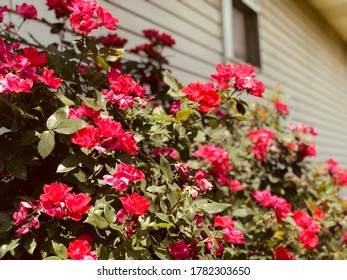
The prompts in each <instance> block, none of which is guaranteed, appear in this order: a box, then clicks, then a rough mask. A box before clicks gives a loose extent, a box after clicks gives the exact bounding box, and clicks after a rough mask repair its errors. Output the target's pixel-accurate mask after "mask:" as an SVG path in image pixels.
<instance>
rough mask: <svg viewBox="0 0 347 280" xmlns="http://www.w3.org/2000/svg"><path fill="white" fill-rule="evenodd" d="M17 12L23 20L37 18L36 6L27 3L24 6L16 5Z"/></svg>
mask: <svg viewBox="0 0 347 280" xmlns="http://www.w3.org/2000/svg"><path fill="white" fill-rule="evenodd" d="M16 12H17V13H18V14H20V15H21V16H22V17H23V18H27V19H36V18H37V10H36V8H35V6H33V5H28V4H26V3H24V4H22V5H16Z"/></svg>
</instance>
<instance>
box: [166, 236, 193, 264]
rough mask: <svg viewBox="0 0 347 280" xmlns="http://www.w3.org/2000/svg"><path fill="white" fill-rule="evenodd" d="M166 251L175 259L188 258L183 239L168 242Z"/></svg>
mask: <svg viewBox="0 0 347 280" xmlns="http://www.w3.org/2000/svg"><path fill="white" fill-rule="evenodd" d="M168 251H169V253H170V254H171V255H172V257H173V258H174V259H175V260H185V259H189V258H190V252H189V248H188V247H187V245H186V243H185V242H184V241H178V242H172V243H170V245H169V248H168Z"/></svg>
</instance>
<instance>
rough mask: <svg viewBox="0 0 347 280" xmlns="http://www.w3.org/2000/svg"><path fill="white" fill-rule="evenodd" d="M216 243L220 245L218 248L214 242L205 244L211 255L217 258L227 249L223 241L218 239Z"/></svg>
mask: <svg viewBox="0 0 347 280" xmlns="http://www.w3.org/2000/svg"><path fill="white" fill-rule="evenodd" d="M209 240H210V238H209ZM216 242H217V244H218V248H216V247H215V246H214V244H213V242H212V241H208V242H206V243H205V247H206V248H207V249H208V250H209V252H210V253H211V254H213V255H215V256H217V257H218V256H220V255H221V254H223V252H224V249H225V247H224V245H223V243H222V241H221V240H220V239H218V238H217V239H216Z"/></svg>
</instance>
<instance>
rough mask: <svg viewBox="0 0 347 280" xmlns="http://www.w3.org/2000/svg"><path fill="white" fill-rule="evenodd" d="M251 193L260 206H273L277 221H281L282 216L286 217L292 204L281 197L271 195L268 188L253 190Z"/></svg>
mask: <svg viewBox="0 0 347 280" xmlns="http://www.w3.org/2000/svg"><path fill="white" fill-rule="evenodd" d="M252 195H253V197H254V198H255V199H256V200H257V201H258V202H259V203H260V204H261V205H262V206H266V207H273V209H274V210H275V214H276V218H277V221H279V222H281V221H282V220H283V218H285V217H287V216H288V214H289V213H290V211H291V209H292V205H291V204H290V203H288V202H287V201H286V200H285V199H284V198H283V197H279V196H277V195H271V192H270V191H269V190H264V191H253V192H252Z"/></svg>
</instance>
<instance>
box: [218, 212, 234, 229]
mask: <svg viewBox="0 0 347 280" xmlns="http://www.w3.org/2000/svg"><path fill="white" fill-rule="evenodd" d="M213 218H214V226H215V227H222V228H226V227H233V226H234V223H235V222H234V221H233V220H232V219H231V218H230V217H228V216H216V215H214V216H213Z"/></svg>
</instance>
